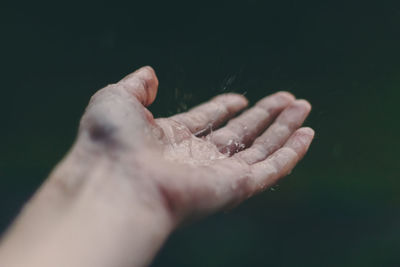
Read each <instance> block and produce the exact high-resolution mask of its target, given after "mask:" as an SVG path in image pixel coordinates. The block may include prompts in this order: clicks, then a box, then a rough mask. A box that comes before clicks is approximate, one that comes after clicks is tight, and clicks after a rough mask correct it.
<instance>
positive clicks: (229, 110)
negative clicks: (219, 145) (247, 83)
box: [171, 93, 248, 136]
mask: <svg viewBox="0 0 400 267" xmlns="http://www.w3.org/2000/svg"><path fill="white" fill-rule="evenodd" d="M247 104H248V101H247V99H246V98H245V97H244V96H243V95H240V94H233V93H228V94H223V95H219V96H216V97H214V98H213V99H211V100H210V101H208V102H206V103H204V104H201V105H199V106H197V107H194V108H193V109H191V110H189V111H188V112H185V113H181V114H178V115H175V116H173V117H171V118H172V119H174V120H176V121H178V122H180V123H182V124H184V125H185V126H186V127H188V129H189V130H190V131H191V132H192V133H193V134H195V135H197V136H201V135H204V134H206V133H207V132H208V131H210V130H211V129H214V128H216V127H218V126H219V125H221V124H222V123H224V122H225V121H226V120H228V119H229V118H231V117H232V116H233V115H235V114H236V113H237V112H239V111H240V110H242V109H243V108H245V107H246V106H247Z"/></svg>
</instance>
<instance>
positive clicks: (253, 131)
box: [210, 92, 294, 155]
mask: <svg viewBox="0 0 400 267" xmlns="http://www.w3.org/2000/svg"><path fill="white" fill-rule="evenodd" d="M293 101H294V96H293V95H292V94H290V93H287V92H278V93H275V94H273V95H271V96H268V97H265V98H263V99H261V100H260V101H259V102H258V103H257V104H256V105H255V106H254V107H253V108H251V109H249V110H247V111H246V112H244V113H243V114H242V115H240V116H239V117H237V118H235V119H232V120H231V121H229V123H228V124H227V125H226V126H225V127H223V128H221V129H219V130H217V131H215V132H213V133H212V135H211V136H210V137H211V141H212V142H213V143H214V144H215V145H216V146H217V147H218V149H219V150H220V151H221V152H222V153H224V154H228V155H232V154H234V153H235V152H238V151H240V150H242V149H243V148H245V147H247V146H248V145H250V144H251V142H252V141H253V140H254V138H256V137H257V136H258V135H259V134H261V133H262V132H263V131H264V130H265V128H267V127H268V126H269V124H270V123H271V122H272V121H273V120H274V119H275V118H276V116H277V115H278V114H279V113H280V112H281V111H282V110H284V109H285V108H286V107H287V106H288V105H290V103H292V102H293Z"/></svg>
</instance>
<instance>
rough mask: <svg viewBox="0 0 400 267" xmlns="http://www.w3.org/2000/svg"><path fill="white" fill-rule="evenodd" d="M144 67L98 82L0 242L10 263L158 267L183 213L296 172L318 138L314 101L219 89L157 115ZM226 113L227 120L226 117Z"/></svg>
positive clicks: (227, 201) (193, 213) (211, 207)
mask: <svg viewBox="0 0 400 267" xmlns="http://www.w3.org/2000/svg"><path fill="white" fill-rule="evenodd" d="M157 87H158V80H157V77H156V75H155V73H154V70H153V69H152V68H150V67H143V68H141V69H139V70H137V71H136V72H134V73H132V74H130V75H128V76H127V77H125V78H124V79H122V80H121V81H119V82H118V83H116V84H112V85H109V86H107V87H105V88H103V89H101V90H100V91H98V92H97V93H96V94H95V95H94V96H93V97H92V98H91V100H90V103H89V105H88V107H87V109H86V111H85V113H84V115H83V117H82V120H81V123H80V126H79V133H78V137H77V140H76V142H75V144H74V145H73V147H72V148H71V150H70V152H69V153H68V154H67V155H66V157H65V158H64V160H63V161H62V162H60V163H59V164H58V166H56V168H55V169H54V171H53V172H52V173H51V174H50V176H49V178H48V179H47V180H46V182H45V183H44V184H43V185H42V186H41V188H40V189H39V190H38V192H37V193H36V194H35V195H34V197H33V198H32V199H31V200H30V201H29V202H28V203H27V204H26V205H25V207H24V208H23V210H22V212H21V214H20V215H19V217H18V218H17V220H16V221H15V222H14V224H13V225H12V226H11V227H10V229H9V230H8V232H7V233H6V235H5V236H4V237H3V240H2V242H1V243H0V266H8V267H15V266H18V267H19V266H21V267H22V266H30V267H50V266H58V267H64V266H65V267H67V266H68V267H70V266H74V267H81V266H82V267H92V266H93V267H134V266H148V265H149V264H150V263H151V261H152V259H153V258H154V256H155V254H156V253H157V251H158V250H159V248H160V247H161V246H162V244H163V243H164V242H165V240H166V239H167V238H168V236H169V234H170V233H171V232H172V231H174V229H176V228H177V227H179V225H181V224H182V223H185V222H188V221H191V220H193V219H196V218H200V217H203V216H206V215H209V214H211V213H214V212H218V211H221V210H226V209H230V208H232V207H234V206H235V205H237V204H239V203H240V202H242V201H243V200H245V199H247V198H249V197H251V196H252V195H254V194H256V193H259V192H262V191H264V190H265V189H267V188H269V187H270V186H272V185H274V184H275V183H276V182H277V181H278V180H279V179H280V178H282V177H284V176H285V175H287V174H288V173H289V172H290V171H291V170H292V169H293V168H294V167H295V165H296V164H297V163H298V162H299V160H300V159H301V158H302V157H303V156H304V155H305V153H306V152H307V150H308V147H309V145H310V143H311V141H312V139H313V136H314V132H313V130H312V129H310V128H307V127H303V128H301V125H302V124H303V122H304V120H305V119H306V117H307V115H308V114H309V112H310V110H311V106H310V104H309V103H308V102H307V101H305V100H296V99H295V97H294V96H293V95H291V94H290V93H287V92H278V93H275V94H272V95H270V96H267V97H265V98H263V99H261V100H260V101H259V102H257V103H256V104H255V105H254V106H253V107H251V108H249V109H247V110H245V111H244V112H243V113H241V114H240V115H238V116H236V115H237V114H238V112H240V111H242V110H243V109H245V108H246V107H247V105H248V102H247V100H246V98H245V97H244V96H242V95H240V94H233V93H228V94H223V95H219V96H217V97H215V98H213V99H211V100H210V101H209V102H207V103H204V104H201V105H199V106H197V107H195V108H193V109H191V110H189V111H188V112H185V113H181V114H177V115H174V116H172V117H169V118H159V119H154V118H153V115H152V114H151V113H150V111H149V110H148V109H147V108H146V107H147V106H149V105H150V104H151V103H152V102H153V101H154V99H155V97H156V94H157ZM225 123H226V124H225Z"/></svg>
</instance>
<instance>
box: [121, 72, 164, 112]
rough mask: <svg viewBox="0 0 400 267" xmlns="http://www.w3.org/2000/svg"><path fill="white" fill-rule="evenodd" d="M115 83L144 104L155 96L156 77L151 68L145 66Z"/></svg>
mask: <svg viewBox="0 0 400 267" xmlns="http://www.w3.org/2000/svg"><path fill="white" fill-rule="evenodd" d="M117 85H120V86H122V87H123V89H125V90H126V91H127V92H128V93H130V94H132V95H134V96H135V97H136V98H137V99H138V100H139V101H140V102H141V103H142V104H143V105H144V106H149V105H150V104H151V103H153V102H154V100H155V98H156V95H157V89H158V79H157V76H156V74H155V72H154V70H153V68H152V67H150V66H146V67H142V68H140V69H138V70H137V71H135V72H133V73H131V74H129V75H128V76H126V77H125V78H123V79H122V80H120V81H119V82H118V83H117Z"/></svg>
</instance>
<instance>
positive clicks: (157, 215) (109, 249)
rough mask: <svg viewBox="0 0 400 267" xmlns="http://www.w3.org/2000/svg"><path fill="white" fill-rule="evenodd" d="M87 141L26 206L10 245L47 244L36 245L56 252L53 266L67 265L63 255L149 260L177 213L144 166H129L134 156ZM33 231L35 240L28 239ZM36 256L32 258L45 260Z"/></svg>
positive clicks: (106, 262) (132, 262)
mask: <svg viewBox="0 0 400 267" xmlns="http://www.w3.org/2000/svg"><path fill="white" fill-rule="evenodd" d="M85 145H87V144H84V143H81V142H80V141H78V142H77V144H76V145H75V146H74V147H73V149H72V150H71V152H70V153H69V154H68V156H67V157H66V158H65V159H64V160H63V161H62V162H61V163H60V164H59V165H58V166H57V167H56V169H55V170H54V172H53V173H52V174H51V176H50V178H49V179H48V180H47V181H46V183H45V184H44V185H43V186H42V187H41V189H40V190H39V191H38V193H37V194H36V195H35V196H34V198H33V199H32V200H31V201H30V203H29V204H28V205H27V207H26V208H25V209H24V211H23V213H22V214H21V216H20V218H19V219H18V220H17V222H16V224H15V227H13V228H17V229H12V231H11V233H10V234H9V238H7V239H9V240H6V241H5V247H7V243H14V244H16V245H14V246H12V245H11V248H12V247H14V248H16V247H19V244H18V243H22V242H25V245H24V246H25V248H26V250H30V251H33V250H32V249H31V247H34V246H36V245H35V244H41V245H40V246H36V248H35V250H38V249H39V250H40V251H41V252H43V253H46V255H52V256H51V257H48V258H47V259H48V260H49V261H50V262H49V266H50V265H52V264H53V266H54V264H55V263H57V264H56V265H58V266H62V265H60V262H57V261H60V259H62V260H65V261H64V262H66V266H111V265H112V266H144V265H147V264H148V263H149V262H150V261H151V259H152V258H153V257H154V255H155V253H156V252H157V251H158V249H159V248H160V246H161V245H162V243H163V242H164V241H165V239H166V238H167V237H168V235H169V234H170V232H171V231H172V230H173V228H174V223H173V220H172V219H171V216H170V215H169V213H168V212H167V210H166V209H165V208H164V206H163V205H162V202H161V200H160V198H159V195H158V193H157V192H155V190H154V187H153V186H152V185H151V184H149V181H151V179H146V177H144V176H145V175H144V174H143V172H141V171H140V166H136V167H137V171H136V172H135V168H130V169H129V170H126V169H125V167H123V166H126V162H124V161H127V160H128V161H131V160H132V164H131V166H134V165H135V161H134V157H131V156H129V155H124V156H120V157H118V156H117V157H116V156H115V155H114V157H110V155H108V154H107V153H102V152H101V151H100V150H97V148H96V147H93V148H92V149H89V150H88V149H87V147H84V146H85ZM21 229H22V231H21ZM27 232H28V233H29V235H31V238H30V239H29V240H31V242H26V240H27V238H26V233H27ZM14 233H15V234H14ZM18 233H24V234H23V236H21V234H18ZM13 240H14V241H13ZM18 240H21V241H20V242H19V241H18ZM22 240H23V241H22ZM8 241H10V242H8ZM29 244H30V245H29ZM11 250H13V249H11ZM14 250H15V249H14ZM66 251H68V253H66ZM43 253H40V252H37V253H34V252H32V255H41V254H43ZM58 253H60V254H59V255H57V254H58ZM0 254H1V253H0ZM3 255H6V253H3ZM52 259H53V260H54V262H53V261H52ZM36 260H38V261H35V259H31V262H41V261H40V259H36ZM75 260H76V262H75ZM31 266H34V265H32V264H31ZM40 266H47V265H46V264H44V263H41V264H40Z"/></svg>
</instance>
